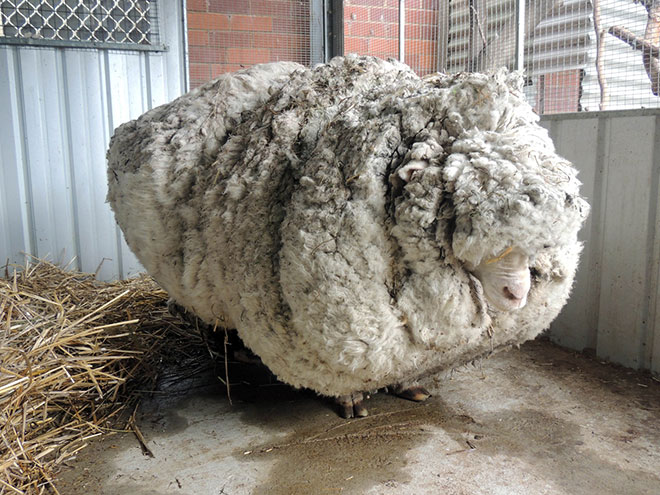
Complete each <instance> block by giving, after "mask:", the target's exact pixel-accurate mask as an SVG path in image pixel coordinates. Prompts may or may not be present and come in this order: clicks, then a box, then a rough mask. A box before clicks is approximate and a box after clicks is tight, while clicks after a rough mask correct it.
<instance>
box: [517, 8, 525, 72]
mask: <svg viewBox="0 0 660 495" xmlns="http://www.w3.org/2000/svg"><path fill="white" fill-rule="evenodd" d="M524 67H525V0H518V6H517V8H516V66H515V69H516V70H523V69H524Z"/></svg>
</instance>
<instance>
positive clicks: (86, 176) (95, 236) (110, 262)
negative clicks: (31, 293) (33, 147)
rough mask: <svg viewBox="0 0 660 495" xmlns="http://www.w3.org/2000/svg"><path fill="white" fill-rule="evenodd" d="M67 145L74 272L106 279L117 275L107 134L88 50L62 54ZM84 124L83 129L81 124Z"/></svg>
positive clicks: (98, 77) (98, 68) (99, 70)
mask: <svg viewBox="0 0 660 495" xmlns="http://www.w3.org/2000/svg"><path fill="white" fill-rule="evenodd" d="M64 60H65V71H66V85H67V99H68V108H69V111H68V122H67V125H68V127H69V129H70V133H69V143H68V144H69V147H70V155H71V162H72V163H74V164H75V165H76V166H75V168H74V172H73V181H72V182H73V194H72V195H73V198H74V201H75V211H76V215H75V219H76V234H77V240H78V244H79V253H80V254H79V258H78V260H77V261H78V263H77V268H79V269H81V270H83V271H86V272H96V270H97V269H98V268H99V265H100V264H101V263H102V264H101V267H100V269H99V278H102V279H111V278H114V277H117V276H118V275H119V274H120V271H119V268H118V266H117V260H118V256H117V242H116V232H115V228H114V217H113V215H112V211H111V210H110V208H108V205H107V204H106V203H105V195H106V189H107V185H106V184H107V178H106V170H105V150H106V148H107V145H108V136H109V134H110V128H109V121H108V115H107V111H106V99H105V93H104V92H103V91H100V90H99V88H103V84H104V83H103V79H104V77H103V76H104V68H103V65H102V63H101V58H100V57H99V56H98V54H97V53H96V52H94V51H91V50H84V51H75V52H74V51H68V52H66V53H65V56H64ZM81 122H86V125H80V123H81Z"/></svg>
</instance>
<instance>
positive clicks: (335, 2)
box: [309, 0, 344, 64]
mask: <svg viewBox="0 0 660 495" xmlns="http://www.w3.org/2000/svg"><path fill="white" fill-rule="evenodd" d="M309 35H310V52H311V53H310V61H311V63H312V64H319V63H324V62H328V61H329V60H330V59H331V58H332V57H336V56H339V55H343V54H344V2H343V1H342V0H312V2H311V6H310V30H309Z"/></svg>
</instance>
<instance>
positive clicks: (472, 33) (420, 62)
mask: <svg viewBox="0 0 660 495" xmlns="http://www.w3.org/2000/svg"><path fill="white" fill-rule="evenodd" d="M400 5H403V6H404V10H403V11H400V10H399V7H400ZM401 19H403V26H404V27H405V30H404V31H405V35H404V36H405V38H404V43H403V44H402V45H401V44H400V42H399V33H400V28H401V24H400V21H401ZM344 36H345V38H344V39H345V51H346V52H353V53H359V54H368V55H376V56H379V57H395V58H401V55H403V60H404V61H405V62H406V63H408V64H409V65H410V66H411V67H412V68H413V69H414V70H416V71H417V72H418V73H420V74H422V75H423V74H426V73H428V72H432V71H435V70H445V71H448V72H459V71H485V70H489V69H495V68H498V67H502V66H505V67H509V68H510V69H516V68H524V74H525V78H526V79H525V81H526V83H525V88H524V89H525V94H526V95H527V98H528V99H529V101H530V103H532V105H534V107H535V108H536V110H537V111H538V112H539V113H557V112H576V111H589V110H617V109H634V108H649V107H660V97H659V96H658V95H659V94H660V62H659V45H660V0H524V1H521V0H405V1H404V2H400V1H399V0H346V1H345V2H344ZM401 46H403V54H401V53H400V49H401Z"/></svg>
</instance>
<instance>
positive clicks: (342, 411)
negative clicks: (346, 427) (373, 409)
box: [335, 392, 369, 419]
mask: <svg viewBox="0 0 660 495" xmlns="http://www.w3.org/2000/svg"><path fill="white" fill-rule="evenodd" d="M363 400H364V397H363V396H362V393H360V392H357V393H353V394H350V395H341V396H339V397H336V398H335V402H336V403H337V405H338V406H339V415H340V416H341V417H342V418H344V419H349V418H364V417H365V416H367V415H368V414H369V412H368V411H367V408H366V407H364V404H363V403H362V401H363Z"/></svg>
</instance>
